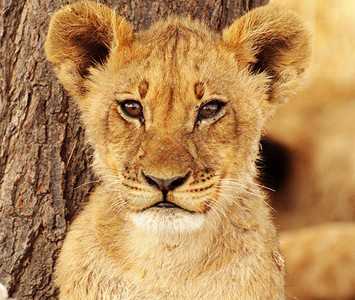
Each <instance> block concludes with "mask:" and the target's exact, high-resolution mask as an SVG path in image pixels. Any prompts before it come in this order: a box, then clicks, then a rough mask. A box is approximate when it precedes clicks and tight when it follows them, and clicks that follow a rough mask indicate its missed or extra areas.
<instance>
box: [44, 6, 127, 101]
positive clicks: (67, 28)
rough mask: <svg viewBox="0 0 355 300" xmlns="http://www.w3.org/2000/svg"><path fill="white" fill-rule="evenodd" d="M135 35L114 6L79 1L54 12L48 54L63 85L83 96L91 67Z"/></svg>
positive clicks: (48, 39)
mask: <svg viewBox="0 0 355 300" xmlns="http://www.w3.org/2000/svg"><path fill="white" fill-rule="evenodd" d="M132 39H133V28H132V26H131V25H130V24H129V23H128V22H127V21H125V19H124V18H122V17H120V16H118V15H116V13H115V12H114V11H113V10H112V9H110V8H109V7H107V6H104V5H102V4H99V3H95V2H89V1H86V2H77V3H74V4H71V5H67V6H64V7H63V8H62V9H60V10H59V11H58V12H57V13H55V15H54V16H53V18H52V20H51V23H50V25H49V31H48V35H47V40H46V45H45V46H46V55H47V58H48V60H49V61H51V62H52V63H54V65H55V70H56V72H57V75H58V77H59V80H60V81H61V82H62V84H63V85H64V87H65V88H66V89H67V90H68V91H69V92H71V93H72V94H73V95H74V96H78V95H79V96H80V95H83V94H84V93H85V78H86V77H87V75H88V74H89V69H90V67H95V66H97V65H100V64H104V63H105V61H106V60H107V59H108V56H109V55H110V52H111V51H112V50H113V49H114V48H116V47H119V46H124V45H128V44H129V43H131V41H132Z"/></svg>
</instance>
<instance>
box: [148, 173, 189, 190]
mask: <svg viewBox="0 0 355 300" xmlns="http://www.w3.org/2000/svg"><path fill="white" fill-rule="evenodd" d="M143 175H144V178H145V180H146V181H147V182H148V183H149V184H150V185H151V186H154V187H156V188H157V189H159V190H161V191H162V192H168V191H172V190H175V189H176V188H177V187H179V186H181V185H183V184H184V183H185V181H186V180H187V178H188V177H189V176H190V172H188V173H187V174H186V175H185V176H177V177H172V178H168V179H163V178H157V177H154V176H151V175H146V174H144V172H143Z"/></svg>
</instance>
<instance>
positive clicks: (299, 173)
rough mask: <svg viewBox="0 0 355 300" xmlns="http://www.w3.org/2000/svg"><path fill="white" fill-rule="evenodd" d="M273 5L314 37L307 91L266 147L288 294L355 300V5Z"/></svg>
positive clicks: (271, 127)
mask: <svg viewBox="0 0 355 300" xmlns="http://www.w3.org/2000/svg"><path fill="white" fill-rule="evenodd" d="M270 2H271V3H274V4H281V5H283V6H286V7H289V8H291V9H292V10H294V11H296V12H297V13H298V14H299V15H300V16H301V17H302V18H304V20H305V21H306V23H307V26H308V27H309V29H310V31H311V32H312V36H313V56H312V64H311V67H310V69H309V71H308V72H307V75H306V80H305V82H304V84H303V87H302V88H301V89H300V91H299V92H298V93H297V95H296V97H294V98H293V99H291V101H289V103H288V104H287V105H286V106H285V107H282V108H281V109H280V110H279V111H278V112H277V114H276V115H275V117H274V118H273V119H272V120H271V121H270V122H269V123H268V124H267V130H266V131H267V135H266V137H265V138H264V140H263V141H262V143H261V146H262V152H263V156H264V160H263V161H262V162H261V163H260V167H261V168H263V169H264V171H265V175H263V176H262V178H261V180H262V183H263V184H264V185H265V186H268V187H270V188H272V189H273V190H275V191H274V192H273V191H269V196H270V201H271V204H272V206H273V207H274V208H275V211H274V217H275V222H276V224H277V225H278V226H279V228H280V229H281V230H280V243H281V248H282V250H283V252H284V255H285V261H286V269H287V287H288V294H289V295H292V297H290V299H302V300H303V299H337V300H339V299H344V300H345V299H355V222H354V221H355V1H354V0H270ZM295 297H297V298H295Z"/></svg>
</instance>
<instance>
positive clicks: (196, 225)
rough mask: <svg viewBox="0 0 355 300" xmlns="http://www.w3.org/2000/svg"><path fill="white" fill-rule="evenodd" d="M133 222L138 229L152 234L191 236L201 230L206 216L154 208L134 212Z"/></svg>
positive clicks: (178, 210) (175, 209)
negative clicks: (190, 234)
mask: <svg viewBox="0 0 355 300" xmlns="http://www.w3.org/2000/svg"><path fill="white" fill-rule="evenodd" d="M131 216H132V221H133V223H134V224H135V226H137V227H138V228H142V229H145V230H147V231H149V232H152V233H161V234H189V233H192V232H195V231H197V230H199V229H200V228H201V227H202V225H203V223H204V219H205V216H204V214H202V213H191V212H188V211H185V210H182V209H179V208H156V207H152V208H149V209H146V210H143V211H138V212H132V215H131Z"/></svg>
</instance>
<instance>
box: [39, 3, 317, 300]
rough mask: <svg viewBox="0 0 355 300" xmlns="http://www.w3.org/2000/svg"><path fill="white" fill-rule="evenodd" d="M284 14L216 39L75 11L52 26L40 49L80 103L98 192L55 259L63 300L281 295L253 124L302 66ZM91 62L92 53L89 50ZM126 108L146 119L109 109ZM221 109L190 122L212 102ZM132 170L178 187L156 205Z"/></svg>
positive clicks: (302, 54)
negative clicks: (124, 104) (134, 105)
mask: <svg viewBox="0 0 355 300" xmlns="http://www.w3.org/2000/svg"><path fill="white" fill-rule="evenodd" d="M309 52H310V47H309V37H308V33H307V31H306V30H305V29H304V28H303V25H302V22H300V21H299V19H298V18H297V17H296V16H295V15H294V14H293V13H291V12H289V11H287V10H284V9H282V8H279V7H272V6H269V7H263V8H259V9H255V10H253V11H251V12H250V13H248V14H247V15H245V16H244V17H242V18H241V19H240V20H238V21H236V22H235V23H234V24H233V25H232V26H231V27H230V28H228V29H226V30H224V32H223V34H222V35H220V34H217V33H213V32H211V31H209V30H208V29H207V28H206V26H205V25H204V24H202V23H200V22H197V21H191V20H190V19H188V18H185V19H178V18H170V19H169V20H167V21H160V22H157V23H156V24H155V25H153V26H152V27H151V28H150V29H148V30H147V31H144V32H138V33H134V34H133V31H132V29H131V27H130V25H129V24H128V23H127V22H126V21H124V20H123V19H122V18H121V17H119V16H117V15H116V14H115V13H114V12H113V11H111V10H109V9H108V8H107V7H105V6H103V5H100V4H97V3H92V2H79V3H76V4H73V5H70V6H66V7H64V8H63V9H61V10H60V11H59V12H57V13H56V14H55V16H54V17H53V19H52V22H51V25H50V29H49V33H48V38H47V42H46V54H47V57H48V59H49V60H50V61H52V62H53V63H54V64H55V68H56V70H57V74H58V77H59V79H60V81H61V82H62V83H63V85H64V86H65V88H66V89H67V90H68V91H69V92H70V93H71V94H72V96H74V98H75V99H76V101H77V103H78V104H79V106H80V108H81V111H82V116H83V122H84V124H85V126H86V134H87V139H88V141H89V143H90V144H91V145H92V147H93V148H94V150H95V162H94V167H95V171H96V173H97V174H98V176H99V177H100V179H101V180H102V183H101V185H100V186H99V187H97V189H96V190H95V192H94V193H93V194H92V195H91V196H90V201H89V204H88V205H87V206H86V207H85V209H84V211H83V212H82V213H81V214H80V216H79V217H78V218H77V219H76V220H75V221H74V223H73V224H72V226H71V229H70V231H69V233H68V236H67V238H66V240H65V242H64V245H63V248H62V251H61V254H60V256H59V260H58V264H57V273H56V275H57V285H58V286H59V289H60V298H61V299H283V298H284V266H283V258H282V256H281V254H280V252H279V250H278V242H277V236H276V231H275V228H274V226H273V224H272V221H271V219H270V211H269V207H268V205H267V204H266V202H265V196H264V195H263V193H262V191H261V189H260V188H259V186H258V185H257V184H256V183H255V179H254V178H255V175H256V168H255V160H256V158H257V154H258V142H259V139H260V135H261V130H262V126H263V123H264V121H265V119H266V117H267V116H269V115H270V114H271V113H272V112H273V111H274V109H275V107H276V106H277V105H279V104H280V103H283V102H284V101H285V100H286V98H288V97H289V96H290V95H291V94H292V93H293V92H294V89H295V88H296V86H297V84H298V81H299V79H300V77H301V74H302V73H303V71H304V69H305V68H306V67H307V65H308V57H309ZM98 54H99V55H98ZM129 99H133V100H135V101H139V102H140V103H141V104H142V106H143V113H144V120H143V119H134V118H131V117H129V116H127V115H126V114H125V113H124V112H123V111H122V109H121V107H120V105H119V104H117V102H120V101H124V100H129ZM215 99H217V100H220V101H223V102H225V106H223V108H221V111H220V112H219V113H218V114H217V115H216V116H215V117H213V118H210V119H202V120H201V119H197V114H198V110H199V108H200V107H201V106H202V105H204V104H205V103H207V102H209V101H211V100H215ZM144 174H149V175H150V176H154V177H155V178H163V179H168V178H172V177H176V176H185V175H186V174H188V175H186V176H187V177H186V178H187V179H186V181H185V182H184V183H183V184H182V185H181V186H179V187H178V188H176V189H174V190H173V191H169V193H168V194H167V196H166V197H167V200H168V201H170V202H171V203H175V204H176V205H178V206H180V207H181V208H183V209H177V208H157V207H153V208H152V207H151V206H152V205H154V204H156V203H157V202H160V201H161V200H162V199H163V195H162V193H161V192H160V191H159V190H158V189H156V188H154V187H153V186H152V185H151V184H149V181H147V180H146V179H145V175H144Z"/></svg>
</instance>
